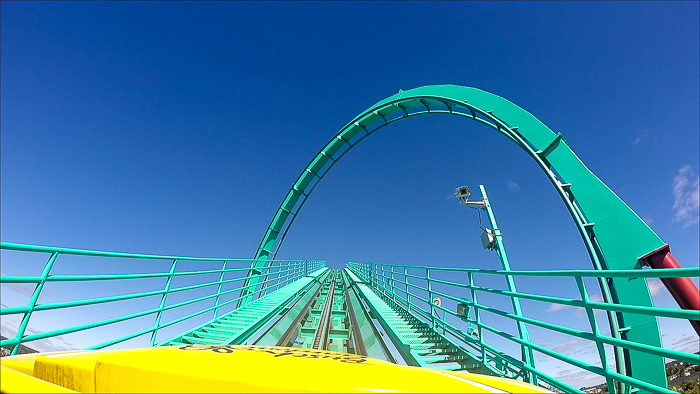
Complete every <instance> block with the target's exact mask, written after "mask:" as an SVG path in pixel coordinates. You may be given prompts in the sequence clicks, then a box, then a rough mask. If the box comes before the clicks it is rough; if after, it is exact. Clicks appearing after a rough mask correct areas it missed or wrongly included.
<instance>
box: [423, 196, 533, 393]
mask: <svg viewBox="0 0 700 394" xmlns="http://www.w3.org/2000/svg"><path fill="white" fill-rule="evenodd" d="M479 192H480V193H481V200H482V201H483V204H484V206H483V209H484V211H485V212H486V217H487V218H488V220H489V226H490V228H491V233H492V234H493V236H494V239H495V241H496V245H495V251H496V254H497V255H498V259H499V260H500V261H501V266H502V267H503V270H504V271H510V263H509V262H508V256H507V254H506V248H505V246H504V245H503V235H502V234H501V230H500V229H499V228H498V225H497V224H496V215H495V214H494V212H493V208H492V207H491V202H490V201H489V198H488V196H487V195H486V189H485V188H484V185H479ZM426 274H429V272H428V273H426ZM505 280H506V284H507V286H508V291H510V292H512V293H517V290H516V288H515V281H514V280H513V277H512V276H510V275H505ZM510 300H511V304H512V305H513V313H514V314H515V315H516V316H522V315H523V313H522V308H521V307H520V299H518V297H511V298H510ZM516 324H517V326H518V335H519V336H520V339H522V340H523V341H525V342H530V336H529V334H528V332H527V327H525V323H523V322H521V321H518V322H517V323H516ZM521 351H522V360H523V362H524V363H525V365H527V366H529V367H532V368H534V367H535V356H534V355H533V354H532V349H529V348H528V347H526V346H521ZM524 375H525V376H526V377H527V379H526V380H527V381H528V383H531V384H536V383H537V382H536V380H535V378H534V376H533V375H531V374H529V373H527V372H525V374H524Z"/></svg>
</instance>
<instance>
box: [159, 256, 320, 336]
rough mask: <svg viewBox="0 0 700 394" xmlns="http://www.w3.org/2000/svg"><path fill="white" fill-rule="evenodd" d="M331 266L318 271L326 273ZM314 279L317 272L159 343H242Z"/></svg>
mask: <svg viewBox="0 0 700 394" xmlns="http://www.w3.org/2000/svg"><path fill="white" fill-rule="evenodd" d="M326 270H328V268H325V267H324V268H321V269H319V270H318V271H319V272H315V274H317V275H321V274H323V272H325V271H326ZM314 283H315V276H314V277H311V276H306V277H304V278H301V279H298V280H296V281H294V282H292V283H291V284H289V285H287V286H284V287H282V288H281V289H278V290H276V291H274V292H272V293H270V294H267V295H265V296H263V297H261V298H258V299H257V300H255V301H253V302H251V303H249V304H246V305H245V306H243V307H241V308H237V309H235V310H233V311H231V312H229V313H227V314H226V315H224V316H221V317H220V318H218V319H215V320H213V321H209V322H207V323H204V324H202V325H200V326H198V327H195V328H193V329H191V330H189V331H187V332H185V333H182V334H180V335H177V336H175V337H173V338H171V339H168V340H165V341H163V342H161V343H159V344H158V345H156V346H173V345H174V346H180V345H241V344H244V343H245V342H246V341H247V340H248V339H249V338H250V337H251V336H253V335H254V334H255V333H256V332H258V330H260V329H261V328H262V327H263V326H264V325H265V324H266V323H267V322H268V321H269V320H270V319H272V318H273V317H274V315H276V314H277V313H278V312H280V311H281V310H282V308H284V307H285V306H286V305H287V304H288V303H289V302H291V301H292V300H293V299H294V298H295V297H296V296H298V295H299V294H302V293H304V292H306V291H307V290H308V289H309V287H311V286H312V285H313V284H314Z"/></svg>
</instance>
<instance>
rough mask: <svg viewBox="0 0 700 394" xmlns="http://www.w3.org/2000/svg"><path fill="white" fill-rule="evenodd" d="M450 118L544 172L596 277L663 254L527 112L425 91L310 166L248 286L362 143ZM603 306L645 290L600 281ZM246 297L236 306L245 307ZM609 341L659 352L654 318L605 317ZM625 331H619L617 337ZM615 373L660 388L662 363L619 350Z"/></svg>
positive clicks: (360, 126) (336, 141)
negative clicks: (411, 124)
mask: <svg viewBox="0 0 700 394" xmlns="http://www.w3.org/2000/svg"><path fill="white" fill-rule="evenodd" d="M425 114H448V115H455V116H461V117H465V118H468V119H472V120H475V121H477V122H480V123H482V124H485V125H487V126H489V127H491V128H493V129H494V130H497V131H498V132H499V133H501V134H502V135H504V136H505V137H507V138H508V139H509V140H510V141H511V142H514V143H515V144H516V145H518V146H519V147H520V148H522V149H523V150H524V151H525V152H526V153H527V154H528V155H529V156H530V157H531V158H532V159H533V160H534V161H535V162H536V163H537V164H538V166H539V167H540V168H541V169H542V171H543V172H544V174H545V175H546V176H547V178H548V179H549V180H550V182H551V183H552V185H553V186H554V188H555V190H556V191H557V193H558V194H559V196H560V197H561V199H562V201H563V202H564V204H565V205H566V207H567V209H568V210H569V212H570V214H571V216H572V218H573V220H574V223H575V225H576V227H577V228H578V230H579V233H580V235H581V237H582V239H583V242H584V244H585V246H586V249H587V250H588V253H589V256H590V258H591V262H592V264H593V267H594V268H595V269H613V270H635V269H639V268H641V265H640V262H639V259H640V258H641V257H642V256H644V255H646V254H648V253H650V252H652V251H654V250H656V249H658V248H660V247H662V246H663V245H664V243H663V241H662V240H661V239H660V238H659V237H658V236H657V235H656V234H655V233H654V232H653V231H652V230H651V229H650V228H649V226H647V224H646V223H644V221H642V220H641V219H640V218H639V217H638V216H637V215H636V214H635V213H634V211H632V209H630V208H629V207H628V206H627V205H626V204H625V203H624V202H623V201H622V200H621V199H620V198H619V197H618V196H617V195H615V193H613V192H612V191H611V190H610V189H609V188H608V187H607V186H606V185H605V184H604V183H603V182H602V181H601V180H600V179H598V178H597V177H596V176H595V175H594V174H593V173H592V172H591V171H590V170H589V169H588V168H587V167H586V166H585V165H584V164H583V162H582V161H581V160H580V159H579V158H578V157H577V156H576V155H575V154H574V153H573V151H572V150H571V149H570V148H569V146H568V144H567V143H566V140H565V139H564V138H563V137H562V135H561V134H560V133H557V134H555V133H554V132H552V130H550V129H549V128H548V127H547V126H545V125H544V124H543V123H542V122H540V121H539V120H538V119H537V118H535V117H534V116H533V115H531V114H530V113H529V112H527V111H525V110H524V109H522V108H520V107H518V106H517V105H515V104H513V103H511V102H510V101H508V100H506V99H504V98H502V97H499V96H496V95H494V94H491V93H488V92H485V91H482V90H479V89H475V88H469V87H464V86H455V85H430V86H423V87H419V88H415V89H411V90H408V91H399V93H397V94H395V95H393V96H391V97H388V98H387V99H384V100H382V101H380V102H378V103H377V104H375V105H373V106H372V107H370V108H369V109H367V110H366V111H364V112H362V113H361V114H359V115H358V116H356V117H355V118H354V119H353V120H351V121H350V122H349V123H348V124H347V125H346V126H345V127H343V128H342V129H341V130H340V131H339V132H338V133H337V134H336V135H335V136H334V137H333V138H331V140H330V141H329V142H328V143H327V144H326V145H325V146H324V147H323V148H322V149H321V150H320V151H319V152H318V154H317V155H316V156H315V157H314V158H313V159H312V160H311V161H310V162H309V164H308V165H307V166H306V168H305V169H304V170H303V171H302V173H301V175H299V177H298V178H297V180H296V182H294V184H293V185H292V187H291V188H290V189H289V192H288V193H287V195H286V196H285V198H284V199H283V200H282V203H281V204H280V206H279V208H278V210H277V212H276V214H275V215H274V216H273V218H272V220H271V222H270V224H269V226H268V228H267V231H266V232H265V234H264V236H263V237H262V240H261V242H260V245H259V247H258V249H257V251H256V253H255V256H254V262H253V263H252V264H251V271H250V275H249V276H250V278H249V279H247V280H246V282H245V284H246V285H249V284H252V286H254V285H255V284H256V283H257V281H258V278H257V277H255V272H256V270H259V269H261V268H262V267H265V266H266V264H267V262H266V261H267V260H268V258H274V256H275V255H276V253H277V250H278V249H279V247H280V246H281V244H282V242H283V241H284V238H285V236H286V234H287V231H288V230H289V228H290V227H291V225H292V223H293V221H294V219H295V218H296V217H297V215H298V213H299V211H300V209H301V208H302V207H303V205H304V203H305V201H306V199H307V198H308V197H309V195H310V194H311V193H312V192H313V190H314V189H315V188H316V186H317V185H318V183H319V182H320V180H321V179H322V178H323V177H324V176H325V175H326V174H327V173H328V171H329V170H330V169H331V168H332V167H333V166H334V165H335V164H336V163H337V162H338V161H339V160H340V159H341V158H342V157H343V156H344V155H345V154H346V153H347V152H348V151H349V150H350V149H352V148H353V147H355V146H356V145H357V144H358V143H359V142H360V141H362V140H363V139H364V138H366V137H368V136H369V135H371V134H372V133H374V132H376V131H377V130H379V129H381V128H382V127H384V126H386V125H389V124H391V123H394V122H396V121H399V120H402V119H407V118H410V117H412V116H419V115H425ZM599 286H600V287H601V293H602V296H603V298H604V300H605V301H606V302H613V301H614V302H619V303H621V304H625V305H639V306H649V307H651V306H652V303H651V297H650V295H649V291H648V288H647V286H646V284H645V283H643V282H641V281H627V280H625V279H617V278H612V279H611V280H610V281H609V282H607V281H603V280H601V281H599ZM251 300H252V297H250V296H249V297H245V298H243V299H242V300H241V301H240V303H241V304H244V303H246V302H250V301H251ZM608 320H609V324H610V328H611V331H612V332H613V336H614V337H616V338H620V339H629V340H631V341H634V342H638V343H643V344H647V345H650V346H660V345H661V339H660V336H659V331H658V326H657V324H656V320H655V319H654V318H653V317H650V316H646V315H639V314H630V313H626V312H619V313H615V314H610V315H609V317H608ZM622 328H624V330H622ZM616 361H617V362H616V366H617V368H618V370H619V372H621V373H622V372H624V373H625V374H628V375H634V376H640V377H643V379H645V380H646V381H647V382H649V383H652V384H656V385H663V384H665V382H666V375H665V369H664V364H663V359H662V358H661V357H657V356H653V355H649V354H645V353H639V352H636V351H629V350H624V357H623V355H621V354H620V355H618V358H617V360H616Z"/></svg>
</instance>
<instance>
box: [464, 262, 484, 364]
mask: <svg viewBox="0 0 700 394" xmlns="http://www.w3.org/2000/svg"><path fill="white" fill-rule="evenodd" d="M467 278H468V280H469V290H470V291H471V293H472V304H473V306H474V320H475V321H476V327H477V333H478V335H479V348H480V349H481V362H482V363H484V364H486V349H485V348H484V335H483V332H482V328H481V314H480V313H479V307H478V306H477V299H476V291H475V290H474V275H473V274H472V273H471V272H467Z"/></svg>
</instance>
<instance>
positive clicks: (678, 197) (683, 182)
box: [673, 165, 700, 228]
mask: <svg viewBox="0 0 700 394" xmlns="http://www.w3.org/2000/svg"><path fill="white" fill-rule="evenodd" d="M699 197H700V179H699V178H698V176H697V174H695V173H694V172H693V170H692V169H691V168H690V166H689V165H686V166H683V167H681V169H680V170H678V175H676V176H675V178H673V221H674V222H679V223H681V224H682V225H683V228H685V227H688V226H690V225H693V224H695V223H698V211H699V210H700V199H699Z"/></svg>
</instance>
